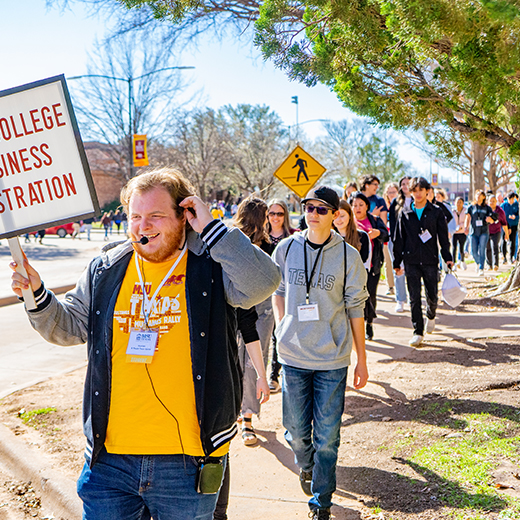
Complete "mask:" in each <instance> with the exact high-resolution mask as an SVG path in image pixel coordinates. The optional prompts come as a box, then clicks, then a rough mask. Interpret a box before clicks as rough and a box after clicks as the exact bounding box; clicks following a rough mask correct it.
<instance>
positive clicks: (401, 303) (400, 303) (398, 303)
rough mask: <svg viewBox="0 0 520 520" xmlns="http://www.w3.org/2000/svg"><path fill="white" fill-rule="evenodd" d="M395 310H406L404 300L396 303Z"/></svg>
mask: <svg viewBox="0 0 520 520" xmlns="http://www.w3.org/2000/svg"><path fill="white" fill-rule="evenodd" d="M395 312H404V302H397V303H396V304H395Z"/></svg>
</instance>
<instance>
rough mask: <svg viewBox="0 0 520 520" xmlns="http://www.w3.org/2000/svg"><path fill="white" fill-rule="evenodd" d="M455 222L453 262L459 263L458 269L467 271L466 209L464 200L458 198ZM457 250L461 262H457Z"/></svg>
mask: <svg viewBox="0 0 520 520" xmlns="http://www.w3.org/2000/svg"><path fill="white" fill-rule="evenodd" d="M453 220H454V223H455V230H454V231H453V236H452V237H451V243H452V246H453V253H452V256H453V261H454V262H457V267H459V268H460V267H462V268H463V269H467V266H466V261H465V260H464V246H465V244H466V239H467V233H466V224H465V222H466V209H465V208H464V199H463V198H462V197H457V199H456V200H455V209H454V210H453ZM457 248H458V250H459V260H458V261H457Z"/></svg>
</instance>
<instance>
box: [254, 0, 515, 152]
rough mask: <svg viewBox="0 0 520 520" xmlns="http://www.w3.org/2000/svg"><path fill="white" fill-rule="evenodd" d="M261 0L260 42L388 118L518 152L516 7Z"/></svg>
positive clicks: (371, 113)
mask: <svg viewBox="0 0 520 520" xmlns="http://www.w3.org/2000/svg"><path fill="white" fill-rule="evenodd" d="M298 5H299V6H300V7H301V8H304V9H305V13H304V15H303V17H302V19H301V20H299V21H294V19H293V18H292V16H291V15H289V16H287V13H291V12H292V9H293V8H294V2H288V1H287V0H265V2H264V4H263V5H262V7H261V8H260V13H261V16H260V18H259V20H258V22H257V38H256V41H257V43H258V44H259V45H261V46H262V49H263V52H264V54H265V55H266V56H268V57H271V58H272V59H274V60H275V62H276V63H277V64H278V65H279V66H280V67H282V68H283V69H285V70H286V71H287V73H288V74H289V75H290V76H291V77H293V78H297V79H300V80H301V81H304V82H305V83H307V84H313V83H315V82H316V81H321V82H324V83H326V84H328V85H330V86H331V87H332V88H333V89H334V90H335V92H336V93H337V94H338V96H339V97H340V99H341V100H342V101H343V102H344V103H345V105H346V106H348V107H349V108H351V109H352V110H354V111H355V112H357V113H358V114H361V115H365V116H368V117H370V118H372V119H373V120H375V121H377V122H378V123H380V124H382V125H391V126H393V127H394V128H398V129H402V128H413V129H420V128H425V127H431V126H432V125H436V124H442V125H445V126H449V127H451V128H454V129H456V130H457V131H459V132H462V133H464V134H466V135H468V136H471V137H472V138H475V139H477V138H478V139H481V140H484V141H488V142H490V143H493V144H495V145H497V144H498V145H501V146H504V147H506V148H509V149H510V151H511V152H512V153H513V154H516V152H517V151H520V150H519V149H520V142H519V141H518V138H519V136H520V126H519V123H520V114H519V111H518V108H519V105H520V88H519V83H518V81H519V79H520V60H519V58H520V48H519V46H518V44H517V42H518V39H519V37H520V16H519V14H520V8H519V7H518V6H517V5H516V2H511V3H506V2H502V1H500V0H477V1H469V0H449V1H448V0H414V1H413V2H410V1H409V0H392V1H389V0H354V1H351V0H339V1H338V0H325V1H322V0H312V1H311V2H305V3H304V4H298Z"/></svg>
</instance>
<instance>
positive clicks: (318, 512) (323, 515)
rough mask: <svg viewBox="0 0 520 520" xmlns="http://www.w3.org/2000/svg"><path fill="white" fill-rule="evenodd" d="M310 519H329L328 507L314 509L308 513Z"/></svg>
mask: <svg viewBox="0 0 520 520" xmlns="http://www.w3.org/2000/svg"><path fill="white" fill-rule="evenodd" d="M309 518H310V519H311V520H329V518H330V509H315V510H314V511H311V512H310V513H309Z"/></svg>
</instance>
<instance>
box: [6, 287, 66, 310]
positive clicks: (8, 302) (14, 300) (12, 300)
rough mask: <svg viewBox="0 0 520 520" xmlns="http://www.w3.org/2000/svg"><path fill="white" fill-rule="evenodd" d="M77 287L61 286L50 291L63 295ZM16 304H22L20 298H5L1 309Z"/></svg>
mask: <svg viewBox="0 0 520 520" xmlns="http://www.w3.org/2000/svg"><path fill="white" fill-rule="evenodd" d="M74 287H76V284H69V285H61V286H60V287H55V288H52V289H50V291H52V292H53V293H54V294H63V293H66V292H68V291H71V290H72V289H74ZM15 303H22V302H21V301H20V300H19V299H18V296H15V295H13V296H5V297H4V298H0V307H5V306H6V305H13V304H15Z"/></svg>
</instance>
